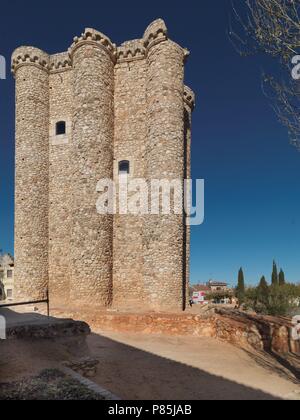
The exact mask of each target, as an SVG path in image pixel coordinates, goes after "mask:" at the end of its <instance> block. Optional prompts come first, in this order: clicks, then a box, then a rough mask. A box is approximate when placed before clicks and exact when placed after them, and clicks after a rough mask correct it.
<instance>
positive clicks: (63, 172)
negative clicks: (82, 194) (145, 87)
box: [49, 54, 73, 305]
mask: <svg viewBox="0 0 300 420" xmlns="http://www.w3.org/2000/svg"><path fill="white" fill-rule="evenodd" d="M63 64H64V66H63ZM50 70H51V73H50V126H49V128H50V130H49V139H50V141H49V161H50V167H49V293H50V301H51V304H52V305H59V304H65V303H66V302H69V298H70V275H71V264H70V263H71V261H70V244H71V240H70V239H71V238H70V237H71V226H72V224H71V222H72V220H71V211H70V210H71V206H72V202H71V199H72V194H71V192H72V146H73V144H72V109H73V108H72V107H73V94H72V81H73V73H72V68H71V65H70V59H69V58H68V55H67V54H57V55H54V56H52V57H51V58H50ZM59 121H65V122H66V134H65V135H59V136H57V135H56V123H57V122H59Z"/></svg>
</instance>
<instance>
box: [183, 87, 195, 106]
mask: <svg viewBox="0 0 300 420" xmlns="http://www.w3.org/2000/svg"><path fill="white" fill-rule="evenodd" d="M183 95H184V96H183V97H184V102H185V103H186V104H187V105H188V106H189V107H190V108H191V110H192V111H193V110H194V109H195V106H196V96H195V93H194V92H193V91H192V89H191V88H189V87H188V86H184V93H183Z"/></svg>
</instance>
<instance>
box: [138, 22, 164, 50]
mask: <svg viewBox="0 0 300 420" xmlns="http://www.w3.org/2000/svg"><path fill="white" fill-rule="evenodd" d="M143 39H144V46H145V47H146V48H147V49H149V48H151V47H152V46H153V45H156V44H158V43H159V42H162V41H166V40H167V39H168V29H167V26H166V24H165V22H164V21H163V20H162V19H157V20H155V21H154V22H152V23H150V25H149V26H148V28H147V29H146V31H145V33H144V37H143Z"/></svg>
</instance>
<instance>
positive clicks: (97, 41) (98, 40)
mask: <svg viewBox="0 0 300 420" xmlns="http://www.w3.org/2000/svg"><path fill="white" fill-rule="evenodd" d="M83 45H94V46H98V47H99V48H102V49H103V50H105V51H106V52H107V53H108V54H109V55H110V57H111V59H112V60H113V62H115V61H116V54H117V46H116V44H113V43H112V42H111V40H110V39H109V38H108V37H107V36H106V35H104V34H102V33H101V32H99V31H96V30H95V29H92V28H86V29H85V31H84V33H83V34H81V36H80V37H77V36H76V37H75V38H74V42H73V44H72V45H71V47H70V49H69V55H70V58H71V60H72V59H73V55H74V53H75V51H76V50H78V48H80V47H82V46H83Z"/></svg>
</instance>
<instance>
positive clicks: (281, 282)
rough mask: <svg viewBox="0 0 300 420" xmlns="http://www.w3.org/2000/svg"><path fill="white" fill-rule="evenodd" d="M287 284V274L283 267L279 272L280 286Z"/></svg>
mask: <svg viewBox="0 0 300 420" xmlns="http://www.w3.org/2000/svg"><path fill="white" fill-rule="evenodd" d="M284 285H285V274H284V271H283V270H282V269H281V270H280V273H279V286H284Z"/></svg>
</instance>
